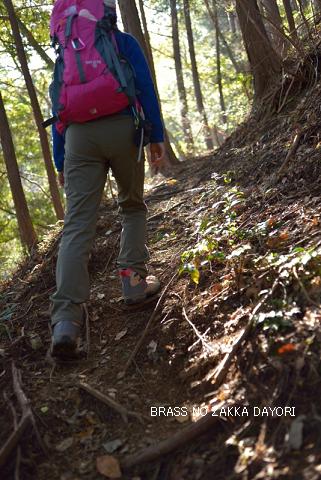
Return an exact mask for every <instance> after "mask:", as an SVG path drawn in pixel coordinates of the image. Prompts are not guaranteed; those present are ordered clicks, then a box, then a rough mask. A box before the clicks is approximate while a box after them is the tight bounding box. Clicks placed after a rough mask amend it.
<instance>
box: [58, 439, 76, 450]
mask: <svg viewBox="0 0 321 480" xmlns="http://www.w3.org/2000/svg"><path fill="white" fill-rule="evenodd" d="M73 443H74V439H73V438H72V437H68V438H65V440H63V441H62V442H60V443H58V445H56V450H57V452H65V451H66V450H68V448H70V447H71V446H72V445H73Z"/></svg>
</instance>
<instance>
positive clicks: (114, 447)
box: [103, 438, 124, 453]
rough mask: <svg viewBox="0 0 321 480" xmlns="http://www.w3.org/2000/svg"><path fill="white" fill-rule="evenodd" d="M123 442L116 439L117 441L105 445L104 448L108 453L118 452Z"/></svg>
mask: <svg viewBox="0 0 321 480" xmlns="http://www.w3.org/2000/svg"><path fill="white" fill-rule="evenodd" d="M123 443H124V442H123V441H122V440H120V438H116V440H111V441H110V442H106V443H103V447H104V449H105V450H106V452H107V453H114V452H116V450H118V449H119V447H121V446H122V445H123Z"/></svg>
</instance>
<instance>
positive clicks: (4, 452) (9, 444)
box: [0, 414, 31, 467]
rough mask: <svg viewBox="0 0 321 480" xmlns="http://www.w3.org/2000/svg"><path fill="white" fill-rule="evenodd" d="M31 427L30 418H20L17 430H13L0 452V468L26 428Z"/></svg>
mask: <svg viewBox="0 0 321 480" xmlns="http://www.w3.org/2000/svg"><path fill="white" fill-rule="evenodd" d="M30 425H31V417H30V415H28V414H25V415H23V416H22V418H21V420H20V422H19V424H18V426H17V428H15V429H14V432H13V433H12V434H11V435H10V437H9V438H8V440H7V441H6V443H5V444H4V446H3V447H2V448H1V450H0V467H3V466H4V465H5V464H6V462H7V460H8V458H9V456H10V454H11V453H12V452H13V450H14V449H15V448H16V446H17V445H18V444H19V442H20V440H21V438H22V436H23V434H24V433H25V431H26V429H27V427H28V426H30Z"/></svg>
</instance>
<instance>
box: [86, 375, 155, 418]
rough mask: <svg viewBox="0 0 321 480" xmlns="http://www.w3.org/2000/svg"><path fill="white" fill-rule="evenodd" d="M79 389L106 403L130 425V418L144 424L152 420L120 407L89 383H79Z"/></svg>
mask: <svg viewBox="0 0 321 480" xmlns="http://www.w3.org/2000/svg"><path fill="white" fill-rule="evenodd" d="M79 388H80V389H82V390H84V391H85V392H87V393H89V394H90V395H92V396H93V397H94V398H96V399H97V400H99V401H100V402H102V403H104V404H105V405H107V406H108V407H109V408H111V409H112V410H115V412H117V413H119V415H120V416H121V418H122V420H123V421H124V422H125V423H128V417H133V418H136V419H137V420H138V421H139V422H140V423H143V419H145V420H150V419H149V417H144V415H140V414H139V413H135V412H132V411H130V410H127V408H125V407H123V405H120V404H119V403H118V402H116V401H115V400H114V399H113V398H111V397H109V396H107V395H104V394H103V393H101V392H99V391H98V390H96V389H95V388H93V387H91V386H90V385H88V384H87V383H84V382H80V383H79Z"/></svg>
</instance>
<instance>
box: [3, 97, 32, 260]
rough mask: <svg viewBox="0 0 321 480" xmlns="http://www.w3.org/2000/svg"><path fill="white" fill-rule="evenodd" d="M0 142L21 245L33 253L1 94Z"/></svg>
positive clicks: (26, 209) (29, 228) (27, 219)
mask: <svg viewBox="0 0 321 480" xmlns="http://www.w3.org/2000/svg"><path fill="white" fill-rule="evenodd" d="M0 140H1V145H2V150H3V157H4V162H5V166H6V170H7V174H8V180H9V184H10V189H11V193H12V199H13V203H14V206H15V211H16V215H17V221H18V228H19V233H20V239H21V244H22V245H23V246H24V247H27V249H28V251H29V252H31V251H32V249H33V247H34V246H35V244H36V243H37V235H36V232H35V230H34V228H33V224H32V220H31V216H30V213H29V209H28V204H27V201H26V197H25V194H24V191H23V187H22V183H21V178H20V173H19V168H18V163H17V158H16V153H15V149H14V144H13V140H12V135H11V131H10V125H9V121H8V117H7V114H6V110H5V106H4V103H3V99H2V95H1V92H0Z"/></svg>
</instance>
